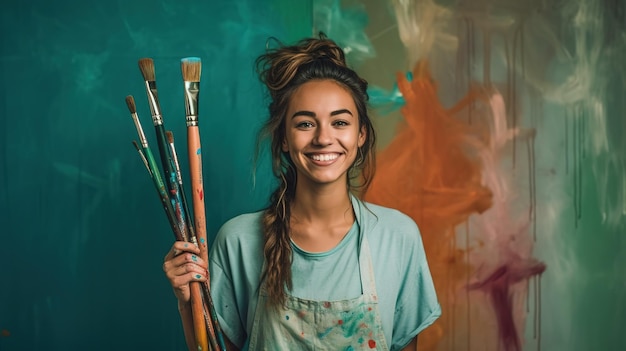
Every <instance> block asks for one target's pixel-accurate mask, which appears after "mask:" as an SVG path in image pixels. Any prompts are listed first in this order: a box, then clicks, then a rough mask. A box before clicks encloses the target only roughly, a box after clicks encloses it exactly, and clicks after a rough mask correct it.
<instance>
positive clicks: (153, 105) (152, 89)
mask: <svg viewBox="0 0 626 351" xmlns="http://www.w3.org/2000/svg"><path fill="white" fill-rule="evenodd" d="M146 93H147V94H148V103H149V105H150V113H152V123H153V124H154V125H155V126H158V125H161V124H163V116H162V115H161V106H160V105H159V96H158V95H157V87H156V81H153V80H147V81H146Z"/></svg>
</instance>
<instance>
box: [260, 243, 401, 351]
mask: <svg viewBox="0 0 626 351" xmlns="http://www.w3.org/2000/svg"><path fill="white" fill-rule="evenodd" d="M361 235H363V234H362V233H361ZM361 246H362V247H361V250H359V251H360V254H359V271H360V274H361V288H362V291H363V294H362V295H361V296H359V297H357V298H354V299H348V300H341V301H313V300H305V299H300V298H297V297H293V296H290V295H289V294H287V298H286V303H285V306H281V307H279V308H272V307H269V306H268V304H267V292H266V289H265V283H263V284H261V289H260V292H259V299H258V304H257V309H256V312H255V314H254V323H253V325H252V332H251V333H250V339H249V348H248V350H268V351H277V350H290V351H295V350H342V351H356V350H383V351H387V350H388V349H389V348H388V346H387V342H386V340H385V335H384V333H383V327H382V323H381V319H380V314H379V313H378V299H377V296H376V283H375V281H374V269H373V266H372V256H371V253H370V248H369V244H368V242H367V238H365V237H363V240H362V243H361Z"/></svg>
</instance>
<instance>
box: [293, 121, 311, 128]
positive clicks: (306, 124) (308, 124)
mask: <svg viewBox="0 0 626 351" xmlns="http://www.w3.org/2000/svg"><path fill="white" fill-rule="evenodd" d="M296 127H297V128H311V127H313V123H311V122H308V121H305V122H300V123H298V124H296Z"/></svg>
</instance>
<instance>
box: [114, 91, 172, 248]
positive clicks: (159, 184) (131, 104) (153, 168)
mask: <svg viewBox="0 0 626 351" xmlns="http://www.w3.org/2000/svg"><path fill="white" fill-rule="evenodd" d="M126 106H128V111H129V112H130V116H131V117H132V118H133V122H135V128H136V129H137V135H139V142H140V143H141V148H142V149H143V152H140V155H142V156H143V157H142V161H143V162H144V163H145V165H146V167H147V168H148V172H149V173H150V177H151V178H152V181H153V183H154V187H155V188H156V190H157V192H158V194H159V198H160V199H161V204H162V205H163V210H164V211H165V214H166V215H167V219H168V221H169V223H170V226H171V227H172V231H173V232H174V235H175V236H176V238H177V239H178V240H181V239H182V233H181V232H180V226H179V225H178V222H177V220H176V214H175V212H174V208H173V207H172V203H171V202H170V199H169V196H168V195H167V190H166V189H165V184H164V183H163V179H162V178H161V172H160V171H159V166H157V163H156V161H155V160H154V156H153V155H152V151H151V150H150V146H149V145H148V139H147V138H146V135H145V134H144V132H143V128H142V127H141V122H140V121H139V116H138V115H137V108H136V106H135V99H134V98H133V97H132V95H128V96H127V97H126ZM135 144H136V143H135ZM138 151H139V150H138Z"/></svg>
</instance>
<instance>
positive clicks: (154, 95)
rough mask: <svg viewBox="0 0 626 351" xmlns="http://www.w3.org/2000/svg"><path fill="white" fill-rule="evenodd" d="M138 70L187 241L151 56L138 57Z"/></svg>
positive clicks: (173, 201) (165, 172) (181, 228)
mask: <svg viewBox="0 0 626 351" xmlns="http://www.w3.org/2000/svg"><path fill="white" fill-rule="evenodd" d="M139 70H140V71H141V75H142V76H143V79H144V82H145V85H146V94H147V96H148V104H149V105H150V112H151V114H152V124H153V125H154V129H155V132H156V140H157V145H158V147H159V155H160V156H161V166H162V167H163V173H164V175H165V178H166V179H167V189H168V190H169V192H170V199H171V201H172V206H173V207H174V209H175V213H176V216H177V220H178V225H179V226H180V231H181V233H182V236H183V240H185V241H189V234H188V233H189V228H188V227H187V219H186V218H185V216H186V213H185V210H184V206H183V204H182V198H181V196H180V192H181V191H180V188H179V186H178V182H177V181H176V171H175V170H174V166H173V161H172V155H171V153H170V149H169V147H168V144H167V141H166V137H165V126H164V124H163V115H162V114H161V106H160V104H159V97H158V92H157V85H156V74H155V69H154V61H153V60H152V59H151V58H142V59H140V60H139Z"/></svg>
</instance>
